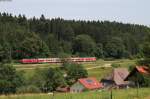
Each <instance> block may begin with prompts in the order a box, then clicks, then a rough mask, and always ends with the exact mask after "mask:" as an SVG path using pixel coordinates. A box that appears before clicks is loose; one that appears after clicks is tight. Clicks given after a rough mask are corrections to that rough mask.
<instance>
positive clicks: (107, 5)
mask: <svg viewBox="0 0 150 99" xmlns="http://www.w3.org/2000/svg"><path fill="white" fill-rule="evenodd" d="M149 10H150V0H0V12H8V13H12V14H13V15H18V14H24V15H26V16H27V17H28V18H31V17H33V16H35V17H40V16H41V14H44V15H45V17H46V18H55V17H61V18H64V19H67V20H71V19H75V20H100V21H104V20H109V21H117V22H123V23H132V24H143V25H147V26H150V11H149Z"/></svg>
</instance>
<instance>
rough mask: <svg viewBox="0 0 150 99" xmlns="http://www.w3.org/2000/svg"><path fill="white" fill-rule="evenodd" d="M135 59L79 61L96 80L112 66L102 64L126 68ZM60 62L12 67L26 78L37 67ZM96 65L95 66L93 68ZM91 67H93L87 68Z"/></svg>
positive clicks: (133, 62) (46, 66)
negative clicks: (21, 71) (21, 72)
mask: <svg viewBox="0 0 150 99" xmlns="http://www.w3.org/2000/svg"><path fill="white" fill-rule="evenodd" d="M135 62H136V61H135V60H129V59H120V60H113V61H104V60H97V61H96V62H85V63H81V64H82V65H83V67H84V68H85V69H87V71H88V74H89V76H90V77H96V78H97V79H98V80H100V79H101V78H103V77H104V76H106V75H107V74H108V73H109V72H111V70H112V67H107V68H104V67H103V66H105V65H107V64H109V65H111V64H120V66H121V67H126V68H128V67H129V66H130V65H133V64H135ZM60 66H61V64H48V63H45V64H14V67H15V68H16V69H17V70H18V71H20V70H23V71H24V72H25V76H26V78H28V77H31V76H32V75H33V74H34V71H35V69H37V68H39V69H42V68H49V67H51V68H56V67H60ZM93 67H97V68H93ZM89 68H93V69H89Z"/></svg>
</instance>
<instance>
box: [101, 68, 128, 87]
mask: <svg viewBox="0 0 150 99" xmlns="http://www.w3.org/2000/svg"><path fill="white" fill-rule="evenodd" d="M128 74H129V71H128V70H127V69H126V68H115V69H113V71H112V72H111V74H109V75H108V76H107V77H105V78H103V79H102V80H101V82H102V84H103V86H104V88H106V89H109V88H126V87H128V84H129V82H128V81H124V79H125V78H126V77H127V76H128Z"/></svg>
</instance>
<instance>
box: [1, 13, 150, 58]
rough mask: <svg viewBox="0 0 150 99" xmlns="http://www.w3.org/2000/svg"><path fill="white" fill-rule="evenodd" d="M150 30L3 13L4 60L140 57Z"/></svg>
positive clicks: (2, 51)
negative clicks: (141, 47) (141, 48)
mask: <svg viewBox="0 0 150 99" xmlns="http://www.w3.org/2000/svg"><path fill="white" fill-rule="evenodd" d="M149 33H150V28H148V27H146V26H143V25H138V24H124V23H118V22H109V21H80V20H78V21H77V20H64V19H61V18H55V19H46V18H45V17H44V15H41V17H40V18H36V17H33V18H30V19H28V18H26V16H25V15H19V16H13V15H12V14H8V13H0V35H1V36H0V53H1V55H0V61H3V60H11V59H21V58H37V57H67V56H96V57H98V58H108V57H112V58H123V57H125V58H129V57H133V56H138V54H139V52H140V46H141V45H142V44H143V42H144V39H145V37H146V36H147V35H148V34H149Z"/></svg>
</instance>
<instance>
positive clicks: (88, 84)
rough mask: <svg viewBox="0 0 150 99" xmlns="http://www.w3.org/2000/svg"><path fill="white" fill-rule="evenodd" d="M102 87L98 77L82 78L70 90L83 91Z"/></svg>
mask: <svg viewBox="0 0 150 99" xmlns="http://www.w3.org/2000/svg"><path fill="white" fill-rule="evenodd" d="M100 88H102V84H101V83H99V82H98V81H97V80H96V78H93V77H89V78H81V79H78V81H77V82H76V83H75V84H73V85H72V86H71V87H70V92H75V93H76V92H83V91H86V90H98V89H100Z"/></svg>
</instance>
